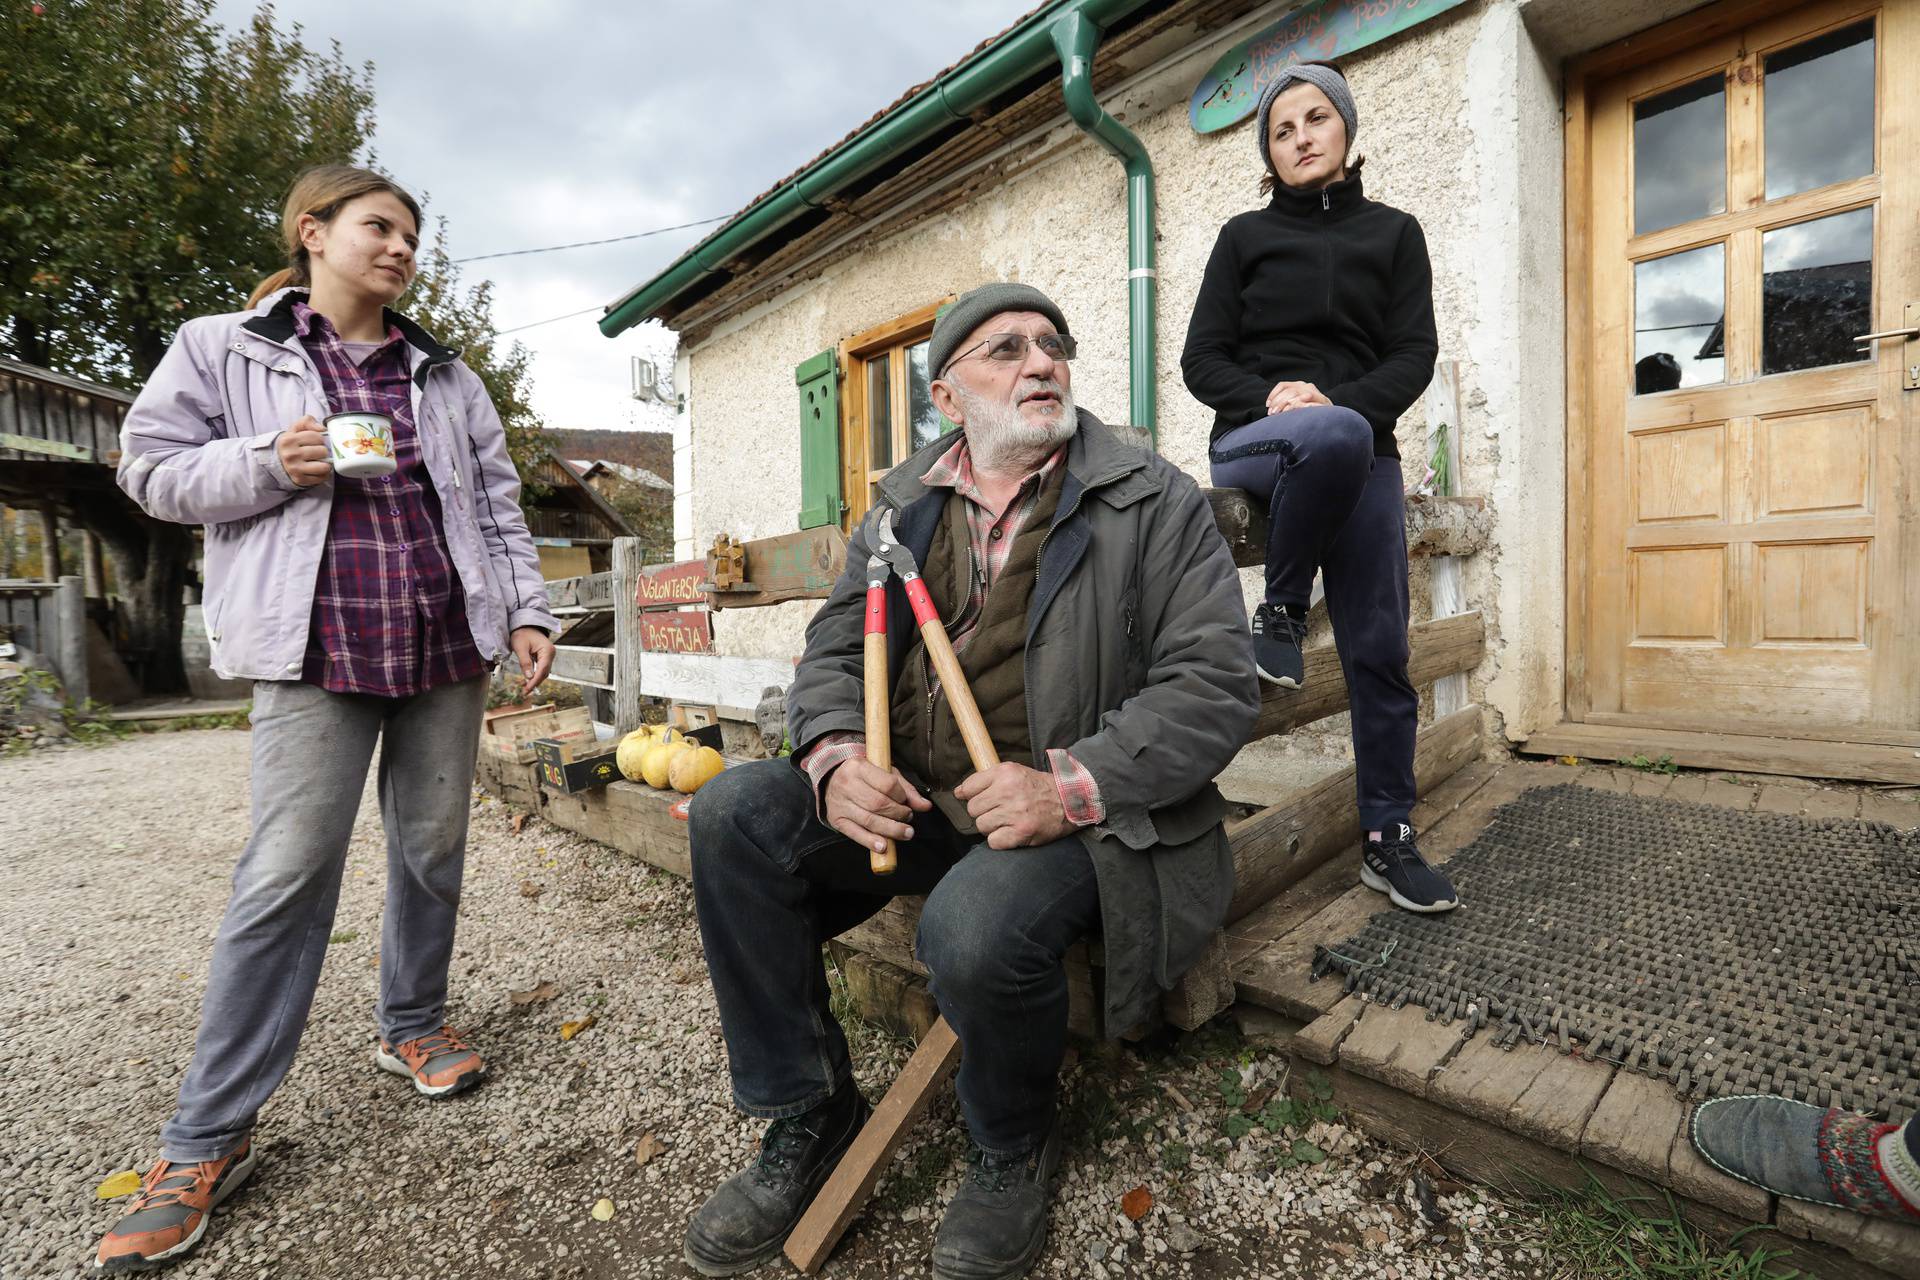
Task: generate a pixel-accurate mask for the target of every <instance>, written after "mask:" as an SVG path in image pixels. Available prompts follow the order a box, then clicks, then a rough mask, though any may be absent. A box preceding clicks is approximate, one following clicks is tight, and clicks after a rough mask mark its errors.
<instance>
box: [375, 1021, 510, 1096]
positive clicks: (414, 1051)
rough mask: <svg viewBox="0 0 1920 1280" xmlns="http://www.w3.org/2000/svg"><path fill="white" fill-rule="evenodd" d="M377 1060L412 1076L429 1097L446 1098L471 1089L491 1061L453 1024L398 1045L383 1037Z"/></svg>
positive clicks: (385, 1067) (397, 1072) (399, 1073)
mask: <svg viewBox="0 0 1920 1280" xmlns="http://www.w3.org/2000/svg"><path fill="white" fill-rule="evenodd" d="M373 1060H374V1062H376V1063H378V1064H379V1066H380V1069H381V1070H382V1071H391V1072H393V1074H395V1075H397V1076H406V1077H407V1078H408V1079H410V1080H412V1081H413V1087H414V1088H415V1089H416V1090H418V1091H419V1092H421V1093H424V1094H426V1095H427V1096H428V1097H429V1098H445V1097H449V1096H451V1095H453V1094H456V1093H459V1092H460V1091H461V1090H463V1089H471V1088H472V1087H473V1086H474V1085H476V1084H479V1083H480V1078H481V1077H482V1076H484V1075H486V1074H487V1064H486V1063H484V1062H482V1061H481V1060H480V1055H479V1054H477V1053H475V1052H474V1051H473V1049H472V1047H471V1046H469V1045H468V1044H467V1042H466V1041H464V1040H462V1039H461V1038H460V1033H459V1032H457V1031H455V1030H454V1029H453V1028H452V1027H441V1028H440V1029H439V1030H438V1031H434V1032H430V1033H429V1034H427V1035H424V1036H419V1037H417V1038H415V1039H412V1040H402V1041H401V1042H400V1043H399V1044H397V1045H393V1044H388V1043H387V1042H386V1041H385V1040H382V1041H381V1042H380V1047H379V1048H378V1049H375V1050H374V1051H373Z"/></svg>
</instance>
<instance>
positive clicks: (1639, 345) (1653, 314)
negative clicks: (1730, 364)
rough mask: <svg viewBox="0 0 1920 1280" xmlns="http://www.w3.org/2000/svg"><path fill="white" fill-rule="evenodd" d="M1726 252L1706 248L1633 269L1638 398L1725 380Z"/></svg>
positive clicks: (1715, 246) (1722, 247)
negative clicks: (1650, 393)
mask: <svg viewBox="0 0 1920 1280" xmlns="http://www.w3.org/2000/svg"><path fill="white" fill-rule="evenodd" d="M1726 259H1727V249H1726V246H1725V245H1723V244H1710V245H1704V246H1702V247H1701V248H1698V249H1689V250H1687V251H1686V252H1685V253H1676V254H1673V255H1671V256H1669V257H1665V258H1655V259H1653V260H1652V261H1651V262H1641V263H1636V264H1635V265H1634V268H1633V392H1634V394H1635V395H1646V394H1648V393H1649V392H1654V391H1672V390H1674V389H1675V388H1677V387H1697V386H1701V385H1702V384H1704V383H1709V382H1719V381H1721V380H1722V379H1723V378H1725V377H1726V332H1725V315H1726V309H1727V267H1726Z"/></svg>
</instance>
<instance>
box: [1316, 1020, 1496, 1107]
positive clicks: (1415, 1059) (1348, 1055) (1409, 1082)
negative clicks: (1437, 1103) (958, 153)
mask: <svg viewBox="0 0 1920 1280" xmlns="http://www.w3.org/2000/svg"><path fill="white" fill-rule="evenodd" d="M1466 1030H1467V1026H1466V1020H1465V1019H1459V1020H1456V1021H1455V1022H1454V1023H1453V1024H1452V1025H1451V1026H1449V1025H1448V1024H1446V1023H1444V1022H1440V1021H1439V1020H1437V1019H1429V1018H1428V1017H1427V1015H1426V1011H1425V1010H1423V1009H1418V1008H1415V1007H1414V1006H1412V1005H1407V1006H1404V1007H1402V1008H1399V1009H1389V1008H1387V1007H1386V1006H1384V1005H1378V1004H1373V1005H1368V1006H1367V1011H1366V1012H1365V1013H1364V1014H1362V1015H1361V1016H1360V1020H1359V1022H1358V1023H1357V1024H1355V1026H1354V1029H1353V1032H1352V1034H1350V1035H1349V1036H1347V1038H1346V1040H1345V1041H1343V1042H1342V1043H1341V1045H1340V1065H1342V1066H1344V1067H1346V1068H1347V1069H1348V1070H1349V1071H1357V1072H1359V1073H1360V1074H1361V1075H1363V1076H1366V1077H1367V1078H1368V1079H1369V1080H1378V1081H1379V1082H1380V1083H1381V1084H1384V1085H1386V1086H1387V1087H1389V1088H1392V1089H1398V1090H1399V1091H1400V1092H1402V1093H1405V1094H1409V1095H1411V1096H1413V1097H1416V1098H1423V1097H1425V1096H1426V1094H1427V1082H1428V1081H1430V1080H1431V1079H1432V1078H1433V1076H1434V1073H1435V1072H1438V1071H1440V1070H1442V1069H1444V1068H1445V1067H1446V1065H1447V1063H1448V1062H1450V1061H1452V1059H1453V1057H1454V1055H1455V1054H1457V1053H1459V1052H1460V1050H1461V1048H1462V1047H1463V1046H1464V1045H1465V1044H1466Z"/></svg>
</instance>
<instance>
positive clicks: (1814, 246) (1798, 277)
mask: <svg viewBox="0 0 1920 1280" xmlns="http://www.w3.org/2000/svg"><path fill="white" fill-rule="evenodd" d="M1760 262H1761V270H1762V271H1763V272H1765V277H1764V279H1763V281H1762V284H1761V301H1760V305H1761V307H1762V309H1763V310H1764V313H1765V319H1764V322H1763V323H1764V326H1765V327H1764V328H1763V329H1762V330H1761V332H1762V334H1763V335H1764V336H1763V346H1764V350H1763V351H1762V352H1761V357H1760V362H1761V363H1760V368H1761V372H1763V373H1788V372H1791V371H1792V370H1794V369H1812V368H1816V367H1818V366H1820V365H1826V364H1852V363H1853V362H1854V361H1856V360H1866V359H1869V358H1870V357H1871V355H1872V353H1871V352H1868V351H1862V350H1860V349H1859V348H1858V347H1857V346H1856V345H1855V344H1854V341H1853V336H1854V335H1855V334H1857V333H1866V332H1867V331H1868V330H1870V329H1871V328H1873V210H1872V209H1853V210H1850V211H1848V212H1846V213H1836V214H1834V215H1833V216H1832V217H1827V218H1815V219H1814V220H1813V221H1811V222H1799V223H1795V224H1794V225H1793V226H1791V227H1776V228H1775V229H1774V230H1772V231H1769V232H1767V233H1766V234H1765V235H1763V236H1761V237H1760Z"/></svg>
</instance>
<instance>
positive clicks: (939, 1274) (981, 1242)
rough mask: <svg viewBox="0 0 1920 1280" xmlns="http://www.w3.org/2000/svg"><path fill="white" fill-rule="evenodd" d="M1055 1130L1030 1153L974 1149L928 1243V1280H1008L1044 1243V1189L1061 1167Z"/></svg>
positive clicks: (1020, 1272)
mask: <svg viewBox="0 0 1920 1280" xmlns="http://www.w3.org/2000/svg"><path fill="white" fill-rule="evenodd" d="M1060 1146H1061V1141H1060V1125H1059V1123H1058V1121H1056V1122H1055V1123H1054V1125H1053V1127H1052V1128H1051V1129H1049V1130H1048V1132H1047V1136H1046V1137H1045V1138H1043V1139H1042V1140H1041V1141H1040V1143H1039V1145H1037V1146H1035V1147H1034V1148H1033V1149H1032V1150H1030V1151H1026V1152H1022V1153H1021V1154H1019V1155H1011V1156H1006V1155H995V1154H993V1153H991V1152H987V1151H982V1150H981V1149H980V1148H979V1147H978V1146H975V1147H973V1148H972V1150H970V1151H969V1152H968V1153H967V1172H966V1173H965V1174H964V1175H963V1176H962V1177H961V1179H960V1189H959V1190H958V1191H956V1192H954V1194H953V1202H952V1203H951V1204H949V1205H948V1206H947V1212H946V1216H945V1217H943V1218H941V1219H940V1230H939V1231H938V1232H937V1233H936V1234H935V1236H934V1239H933V1280H1013V1278H1014V1277H1016V1276H1024V1275H1025V1274H1027V1271H1028V1269H1029V1268H1031V1267H1032V1266H1033V1263H1034V1260H1035V1259H1036V1258H1038V1257H1039V1256H1040V1250H1041V1249H1043V1248H1044V1247H1046V1243H1047V1202H1048V1200H1049V1198H1050V1193H1049V1191H1048V1188H1047V1184H1048V1183H1049V1182H1050V1181H1051V1180H1052V1178H1053V1171H1054V1169H1055V1168H1057V1167H1058V1166H1059V1164H1060Z"/></svg>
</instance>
